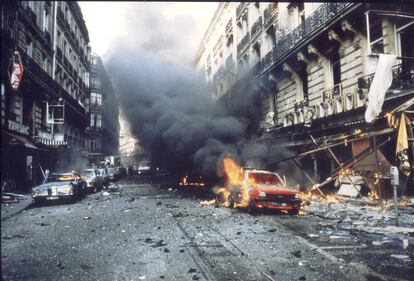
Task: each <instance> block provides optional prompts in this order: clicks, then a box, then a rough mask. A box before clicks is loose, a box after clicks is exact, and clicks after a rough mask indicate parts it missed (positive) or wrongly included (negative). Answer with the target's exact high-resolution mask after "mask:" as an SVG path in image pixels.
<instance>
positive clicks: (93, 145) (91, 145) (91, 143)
mask: <svg viewBox="0 0 414 281" xmlns="http://www.w3.org/2000/svg"><path fill="white" fill-rule="evenodd" d="M95 150H96V140H94V139H91V140H89V151H91V152H94V151H95Z"/></svg>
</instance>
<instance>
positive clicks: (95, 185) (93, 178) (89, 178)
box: [82, 169, 103, 193]
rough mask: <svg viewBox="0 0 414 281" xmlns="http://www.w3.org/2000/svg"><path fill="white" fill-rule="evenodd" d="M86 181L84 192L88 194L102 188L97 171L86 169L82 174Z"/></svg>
mask: <svg viewBox="0 0 414 281" xmlns="http://www.w3.org/2000/svg"><path fill="white" fill-rule="evenodd" d="M82 176H83V178H84V179H85V181H86V190H87V192H88V193H96V192H98V191H100V190H102V188H103V184H102V180H101V177H100V174H99V171H98V170H97V169H86V170H84V171H83V172H82Z"/></svg>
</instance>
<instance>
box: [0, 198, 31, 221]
mask: <svg viewBox="0 0 414 281" xmlns="http://www.w3.org/2000/svg"><path fill="white" fill-rule="evenodd" d="M13 197H14V198H17V199H18V202H16V203H3V202H2V203H1V220H2V221H3V220H5V219H8V218H10V217H12V216H14V215H16V214H18V213H20V212H22V211H23V210H24V209H25V208H27V207H28V206H29V205H30V204H32V202H33V200H32V197H31V196H30V194H21V196H13Z"/></svg>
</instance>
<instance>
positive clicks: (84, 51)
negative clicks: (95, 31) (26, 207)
mask: <svg viewBox="0 0 414 281" xmlns="http://www.w3.org/2000/svg"><path fill="white" fill-rule="evenodd" d="M1 10H2V28H1V32H2V50H1V60H2V63H1V128H2V132H1V135H2V136H1V137H2V142H1V177H2V185H3V184H4V189H17V190H26V191H27V190H29V189H30V188H31V187H32V186H33V185H34V184H38V183H40V182H42V180H43V175H42V173H44V171H45V170H46V169H49V170H55V169H57V168H59V167H60V168H65V162H69V161H71V159H74V158H77V157H78V156H79V157H82V155H83V157H85V154H86V153H85V145H84V142H85V137H86V135H85V128H86V126H87V125H88V124H89V118H88V114H87V108H86V106H85V99H86V96H87V95H88V92H89V91H88V81H89V77H88V72H89V62H88V56H89V52H90V51H89V50H90V48H89V45H88V43H89V37H88V31H87V29H86V25H85V22H84V20H83V18H82V13H81V11H80V8H79V6H78V4H77V3H76V2H71V1H69V2H52V1H18V2H14V1H6V2H5V3H3V4H2V5H1ZM16 52H17V53H16ZM16 54H17V55H16ZM16 64H17V65H21V66H22V68H23V75H22V77H21V78H20V84H19V86H18V87H17V89H14V88H13V87H12V85H11V80H10V79H11V77H12V76H13V66H14V65H16ZM54 106H57V107H56V108H59V109H58V110H56V111H54V110H53V112H54V113H53V116H52V114H51V112H52V108H54ZM62 108H64V109H62ZM55 114H56V115H55ZM52 117H53V118H57V117H60V118H61V120H60V121H62V124H51V122H50V121H51V118H52ZM59 161H60V162H59Z"/></svg>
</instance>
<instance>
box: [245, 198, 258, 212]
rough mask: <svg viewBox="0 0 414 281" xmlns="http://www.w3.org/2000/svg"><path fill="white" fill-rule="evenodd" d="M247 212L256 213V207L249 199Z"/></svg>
mask: <svg viewBox="0 0 414 281" xmlns="http://www.w3.org/2000/svg"><path fill="white" fill-rule="evenodd" d="M247 212H248V213H249V214H251V215H256V214H257V209H256V207H255V206H254V204H253V202H252V201H251V200H250V201H249V205H248V206H247Z"/></svg>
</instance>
